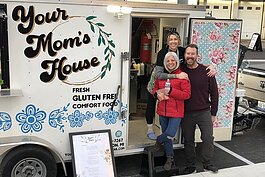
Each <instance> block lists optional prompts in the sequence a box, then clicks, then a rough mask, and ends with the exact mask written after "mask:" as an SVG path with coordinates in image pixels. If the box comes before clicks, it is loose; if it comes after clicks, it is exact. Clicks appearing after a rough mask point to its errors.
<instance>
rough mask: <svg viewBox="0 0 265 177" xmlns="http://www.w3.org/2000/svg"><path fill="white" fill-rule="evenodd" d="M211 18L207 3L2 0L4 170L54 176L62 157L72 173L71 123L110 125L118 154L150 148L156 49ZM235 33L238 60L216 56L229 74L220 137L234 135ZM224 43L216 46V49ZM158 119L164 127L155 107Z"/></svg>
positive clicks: (79, 127)
mask: <svg viewBox="0 0 265 177" xmlns="http://www.w3.org/2000/svg"><path fill="white" fill-rule="evenodd" d="M192 18H194V19H195V18H198V20H195V21H193V22H192V21H191V20H190V19H192ZM204 18H205V7H204V6H197V5H185V4H167V3H139V2H128V1H94V0H92V1H85V0H76V1H70V0H41V1H40V0H28V1H25V0H2V1H1V2H0V30H1V31H0V45H1V51H0V59H1V84H2V85H1V92H0V93H1V94H0V155H1V158H0V160H1V161H0V162H1V165H0V174H1V175H2V176H3V177H15V176H23V175H27V174H31V175H33V176H34V175H35V176H36V174H38V176H42V177H55V176H56V163H62V164H63V168H64V170H65V173H66V167H65V165H64V162H66V161H71V148H70V141H69V133H74V132H86V131H94V130H110V131H111V136H112V137H111V139H112V147H113V150H114V154H115V156H122V155H129V154H134V153H141V152H143V148H144V147H146V146H148V145H151V144H153V143H154V141H151V140H148V139H147V137H146V131H147V128H146V122H145V117H144V116H145V110H146V95H147V94H146V93H147V92H146V85H147V82H148V76H149V75H150V73H151V69H152V67H153V66H154V64H155V61H156V56H157V53H158V51H159V50H160V49H161V48H162V47H163V46H164V45H165V44H166V34H167V33H168V32H169V31H177V32H178V33H179V34H180V36H181V38H182V41H181V45H182V46H185V45H186V44H187V43H188V41H190V42H194V43H195V42H196V41H199V40H200V39H202V37H203V36H204V35H202V33H203V31H205V30H203V29H202V28H197V26H198V25H205V24H207V22H204V21H200V19H202V20H203V19H204ZM217 22H220V21H211V22H210V23H211V24H210V25H214V26H215V27H216V29H219V30H222V29H224V28H226V27H227V26H229V23H230V22H229V21H228V22H226V21H225V22H222V21H221V23H217ZM240 27H241V26H240V23H239V24H237V22H236V25H235V26H234V27H231V31H226V32H225V33H229V34H230V33H231V35H233V36H231V37H234V38H236V39H237V40H238V39H240ZM197 29H198V30H197ZM200 30H202V31H200ZM212 31H215V32H216V33H217V32H218V30H213V29H212ZM236 32H237V33H236ZM214 35H215V33H212V36H214ZM223 36H225V37H227V38H228V37H229V35H228V36H227V35H223ZM190 39H191V40H190ZM222 39H223V38H222ZM229 39H230V38H229ZM209 40H211V41H210V42H213V40H216V41H215V43H218V42H219V41H221V39H220V40H219V39H218V40H219V41H218V40H217V39H213V38H209V39H208V42H209ZM225 40H226V39H225ZM226 41H228V40H226ZM205 42H206V41H204V44H205ZM232 42H234V43H232ZM232 42H231V41H230V43H231V45H232V44H233V47H234V50H233V52H231V54H230V53H229V52H230V51H229V50H230V49H231V48H229V47H227V48H225V50H226V51H225V53H226V55H228V54H229V59H230V58H232V60H233V61H232V62H233V63H232V64H231V63H227V62H226V63H225V60H228V56H225V57H227V58H224V59H223V60H222V61H221V60H220V61H219V60H218V61H216V66H217V70H218V67H219V68H221V66H222V65H227V66H229V69H231V70H222V71H221V70H220V71H219V73H222V72H224V73H225V74H227V79H228V80H229V83H228V82H226V81H222V82H225V83H222V82H221V83H220V84H221V85H220V93H221V92H224V93H223V94H222V93H221V95H223V97H224V98H225V99H224V100H223V101H221V103H220V111H219V112H220V114H219V122H218V123H217V124H216V125H215V130H214V132H215V140H217V141H218V140H230V139H231V130H232V115H231V112H232V111H233V104H234V91H235V81H234V80H235V78H234V77H233V74H236V71H235V70H233V69H234V68H233V67H231V66H234V65H236V55H237V54H238V53H237V52H238V51H237V50H238V41H232ZM226 43H227V44H230V43H229V42H226ZM206 47H207V48H208V46H206ZM219 49H220V48H211V50H212V52H213V53H214V50H219ZM231 50H232V49H231ZM221 52H222V51H221ZM233 57H235V58H233ZM202 58H203V56H202ZM213 60H214V56H212V61H213ZM205 62H206V63H209V61H205ZM227 71H228V72H227ZM229 74H230V75H229ZM231 75H232V76H231ZM217 77H218V76H217ZM225 84H226V85H225ZM229 84H230V85H229ZM228 88H229V90H226V89H228ZM155 124H156V125H155V127H156V132H157V133H159V131H160V130H159V123H158V121H157V116H156V118H155ZM198 136H199V135H198ZM180 137H181V133H180V132H179V133H178V134H177V135H176V137H175V140H174V146H175V147H182V144H181V140H180V139H181V138H180Z"/></svg>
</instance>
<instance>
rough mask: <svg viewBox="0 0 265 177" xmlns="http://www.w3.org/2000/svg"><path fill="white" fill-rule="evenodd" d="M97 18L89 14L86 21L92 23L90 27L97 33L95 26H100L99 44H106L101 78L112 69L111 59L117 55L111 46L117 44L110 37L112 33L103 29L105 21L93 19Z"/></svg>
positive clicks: (113, 46)
mask: <svg viewBox="0 0 265 177" xmlns="http://www.w3.org/2000/svg"><path fill="white" fill-rule="evenodd" d="M95 18H97V17H96V16H88V17H86V21H87V22H88V23H89V24H90V29H91V31H92V32H93V33H96V30H95V28H98V33H99V36H98V46H101V45H102V44H103V45H104V46H106V48H105V50H104V55H105V61H106V64H105V65H103V66H102V68H101V75H100V78H101V79H102V78H103V77H104V76H105V75H106V71H107V70H109V71H110V70H111V59H112V57H115V53H114V51H113V50H112V49H111V48H115V44H114V43H113V40H110V39H109V37H110V36H111V33H107V32H105V31H103V29H102V27H104V26H105V25H104V24H103V23H95V22H93V21H92V20H93V19H95Z"/></svg>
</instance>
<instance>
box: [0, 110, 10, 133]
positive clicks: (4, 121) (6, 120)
mask: <svg viewBox="0 0 265 177" xmlns="http://www.w3.org/2000/svg"><path fill="white" fill-rule="evenodd" d="M11 126H12V121H11V117H10V115H9V114H7V113H5V112H0V131H2V130H3V131H7V130H9V129H10V128H11Z"/></svg>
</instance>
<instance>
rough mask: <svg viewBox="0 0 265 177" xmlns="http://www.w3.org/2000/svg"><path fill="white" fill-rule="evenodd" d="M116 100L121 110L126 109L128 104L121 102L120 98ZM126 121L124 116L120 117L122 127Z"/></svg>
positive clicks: (124, 110)
mask: <svg viewBox="0 0 265 177" xmlns="http://www.w3.org/2000/svg"><path fill="white" fill-rule="evenodd" d="M117 102H118V103H119V104H120V107H121V112H126V111H128V105H127V104H124V103H122V102H121V101H120V100H117ZM126 121H127V118H126V116H124V117H122V118H121V126H122V127H123V126H125V125H126Z"/></svg>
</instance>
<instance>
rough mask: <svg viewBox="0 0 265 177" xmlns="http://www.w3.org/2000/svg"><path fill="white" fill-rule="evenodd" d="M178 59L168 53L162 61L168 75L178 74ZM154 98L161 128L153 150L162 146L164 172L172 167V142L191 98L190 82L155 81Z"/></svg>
mask: <svg viewBox="0 0 265 177" xmlns="http://www.w3.org/2000/svg"><path fill="white" fill-rule="evenodd" d="M179 64H180V63H179V58H178V56H177V54H176V53H175V52H168V53H167V54H166V56H165V59H164V67H165V69H166V70H167V72H168V73H171V74H179V73H181V72H182V71H181V70H180V69H179ZM153 94H154V97H155V98H157V99H158V100H159V102H158V106H157V114H158V115H159V122H160V125H161V128H162V134H161V135H159V136H158V137H157V140H156V144H155V146H154V150H159V149H160V148H161V147H162V145H164V148H165V152H166V156H167V161H166V163H165V165H164V168H165V170H170V169H171V167H172V165H174V159H173V157H174V151H173V142H172V139H173V138H174V136H175V134H176V132H177V130H178V128H179V125H180V122H181V119H182V118H183V116H184V100H187V99H189V98H190V96H191V88H190V82H189V80H186V79H177V78H172V79H168V80H161V79H156V81H155V85H154V90H153Z"/></svg>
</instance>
